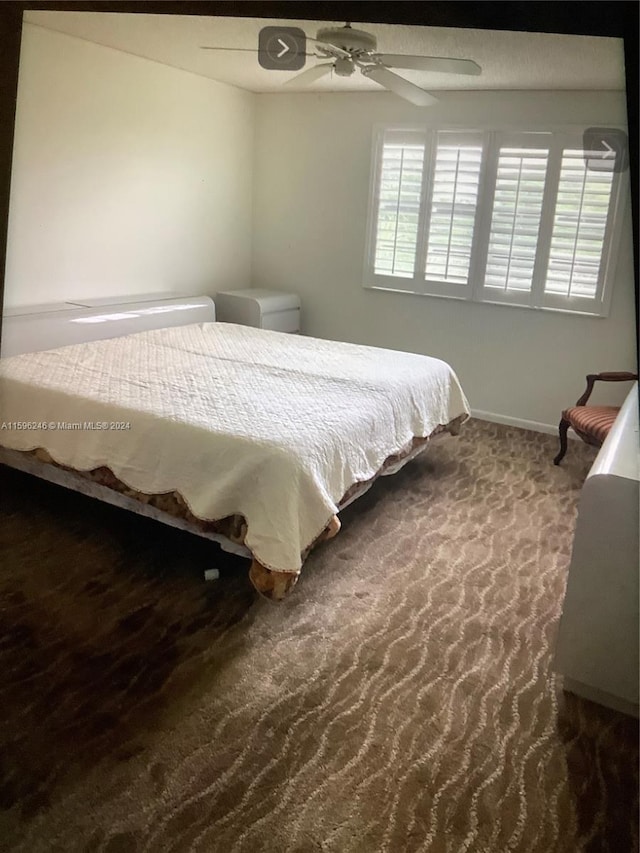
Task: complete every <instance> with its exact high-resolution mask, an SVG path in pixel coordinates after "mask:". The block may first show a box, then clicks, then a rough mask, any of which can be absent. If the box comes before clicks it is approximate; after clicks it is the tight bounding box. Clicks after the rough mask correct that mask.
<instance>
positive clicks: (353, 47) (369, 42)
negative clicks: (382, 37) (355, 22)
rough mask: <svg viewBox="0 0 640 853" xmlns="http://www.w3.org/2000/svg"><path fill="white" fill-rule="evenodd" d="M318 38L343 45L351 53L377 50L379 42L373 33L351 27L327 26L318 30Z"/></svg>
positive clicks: (339, 45)
mask: <svg viewBox="0 0 640 853" xmlns="http://www.w3.org/2000/svg"><path fill="white" fill-rule="evenodd" d="M316 38H317V39H318V41H321V42H324V43H325V44H332V45H335V47H341V48H342V50H348V51H349V53H359V52H361V51H365V52H366V51H371V50H375V49H376V47H377V44H378V41H377V39H376V37H375V36H372V35H371V33H365V32H364V30H354V29H352V28H351V27H325V28H324V29H322V30H318V34H317V36H316Z"/></svg>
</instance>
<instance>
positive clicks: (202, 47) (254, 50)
mask: <svg viewBox="0 0 640 853" xmlns="http://www.w3.org/2000/svg"><path fill="white" fill-rule="evenodd" d="M200 50H242V51H245V52H246V53H260V51H259V50H258V48H257V47H255V48H254V47H211V46H210V45H208V44H201V45H200Z"/></svg>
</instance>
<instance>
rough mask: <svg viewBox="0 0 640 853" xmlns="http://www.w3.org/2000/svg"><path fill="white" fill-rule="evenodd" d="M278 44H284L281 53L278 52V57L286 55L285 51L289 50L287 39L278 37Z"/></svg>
mask: <svg viewBox="0 0 640 853" xmlns="http://www.w3.org/2000/svg"><path fill="white" fill-rule="evenodd" d="M278 44H281V45H282V50H281V51H280V53H277V54H276V56H277V57H278V59H280V58H281V57H283V56H284V55H285V53H288V52H289V45H288V44H287V43H286V41H282V39H278Z"/></svg>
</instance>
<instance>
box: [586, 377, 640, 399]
mask: <svg viewBox="0 0 640 853" xmlns="http://www.w3.org/2000/svg"><path fill="white" fill-rule="evenodd" d="M637 378H638V374H637V373H628V372H626V371H622V372H619V373H589V374H588V375H587V387H586V390H585V392H584V394H583V395H582V397H580V399H579V400H578V401H577V403H576V406H585V405H586V404H587V400H588V399H589V397H590V396H591V392H592V391H593V386H594V385H595V383H596V382H597V381H599V380H602V381H603V382H629V381H630V380H632V379H637Z"/></svg>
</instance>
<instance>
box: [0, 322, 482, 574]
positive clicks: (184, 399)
mask: <svg viewBox="0 0 640 853" xmlns="http://www.w3.org/2000/svg"><path fill="white" fill-rule="evenodd" d="M465 413H467V414H468V406H467V402H466V399H465V397H464V394H463V392H462V389H461V388H460V384H459V382H458V380H457V378H456V376H455V374H454V372H453V370H452V369H451V368H450V367H449V366H448V365H447V364H446V363H445V362H443V361H440V360H438V359H434V358H428V357H426V356H421V355H413V354H409V353H401V352H395V351H391V350H384V349H378V348H374V347H365V346H357V345H354V344H346V343H337V342H333V341H323V340H318V339H315V338H307V337H299V336H297V335H286V334H281V333H279V332H270V331H264V330H260V329H253V328H250V327H247V326H236V325H231V324H226V323H202V324H195V325H190V326H183V327H179V328H171V329H160V330H156V331H149V332H141V333H138V334H134V335H128V336H126V337H121V338H115V339H111V340H104V341H96V342H92V343H87V344H74V345H72V346H67V347H62V348H60V349H57V350H49V351H47V352H39V353H29V354H26V355H18V356H14V357H12V358H5V359H1V360H0V445H3V446H5V447H8V448H12V449H15V450H32V449H34V448H36V447H43V448H45V449H46V450H47V451H48V452H49V453H50V455H51V456H52V457H53V459H55V460H56V461H57V462H59V463H62V464H64V465H68V466H70V467H71V468H75V469H77V470H81V471H83V470H90V469H92V468H96V467H98V466H100V465H106V466H108V467H109V468H110V469H111V470H112V471H113V473H114V474H115V475H116V476H117V477H118V478H119V479H120V480H122V481H123V482H124V483H126V484H127V485H128V486H130V487H131V488H134V489H137V490H138V491H141V492H147V493H154V494H155V493H162V492H170V491H177V492H179V493H180V494H181V495H182V496H183V497H184V499H185V500H186V502H187V503H188V505H189V507H190V509H191V511H192V512H193V513H194V515H196V516H197V517H198V518H201V519H218V518H222V517H225V516H227V515H232V514H239V515H243V516H244V517H245V519H246V521H247V526H248V531H247V536H246V545H247V547H248V548H250V549H251V551H252V553H253V554H254V556H255V557H256V558H257V559H258V560H259V561H260V562H261V563H263V564H264V565H265V566H267V567H268V568H271V569H276V570H281V571H298V570H299V569H300V565H301V559H300V555H301V552H302V551H303V550H304V549H305V548H306V547H307V546H309V545H310V544H311V543H312V542H313V540H314V539H315V538H316V537H317V536H318V535H319V534H320V533H321V531H322V530H323V529H324V527H325V526H326V524H327V523H328V521H329V519H330V518H331V517H332V516H333V515H334V514H335V513H336V512H337V503H338V502H339V501H340V499H341V498H342V496H343V495H344V493H345V492H346V491H347V489H348V488H349V487H350V486H351V485H352V484H353V483H355V482H359V481H365V480H368V479H370V478H371V477H373V476H374V475H375V474H376V472H377V471H378V470H379V469H380V467H381V466H382V464H383V462H384V461H385V459H386V458H387V457H388V456H390V455H391V454H393V453H397V452H399V451H400V450H402V449H403V448H405V447H406V446H407V445H408V444H409V442H410V441H411V440H412V438H413V437H414V436H426V435H429V434H430V433H431V432H432V431H433V430H434V429H435V428H436V427H437V426H438V425H445V424H447V423H449V422H450V421H451V420H453V419H454V418H456V417H457V416H459V415H464V414H465ZM98 423H106V424H109V425H110V424H117V423H121V424H122V423H124V424H127V423H129V424H130V427H129V428H125V429H98V428H93V429H90V428H82V429H77V428H70V429H64V428H63V427H62V426H61V424H80V425H82V426H83V427H84V425H85V424H93V425H96V424H98ZM17 424H30V425H31V428H18V427H17ZM41 424H44V425H50V426H49V428H40V425H41Z"/></svg>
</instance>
